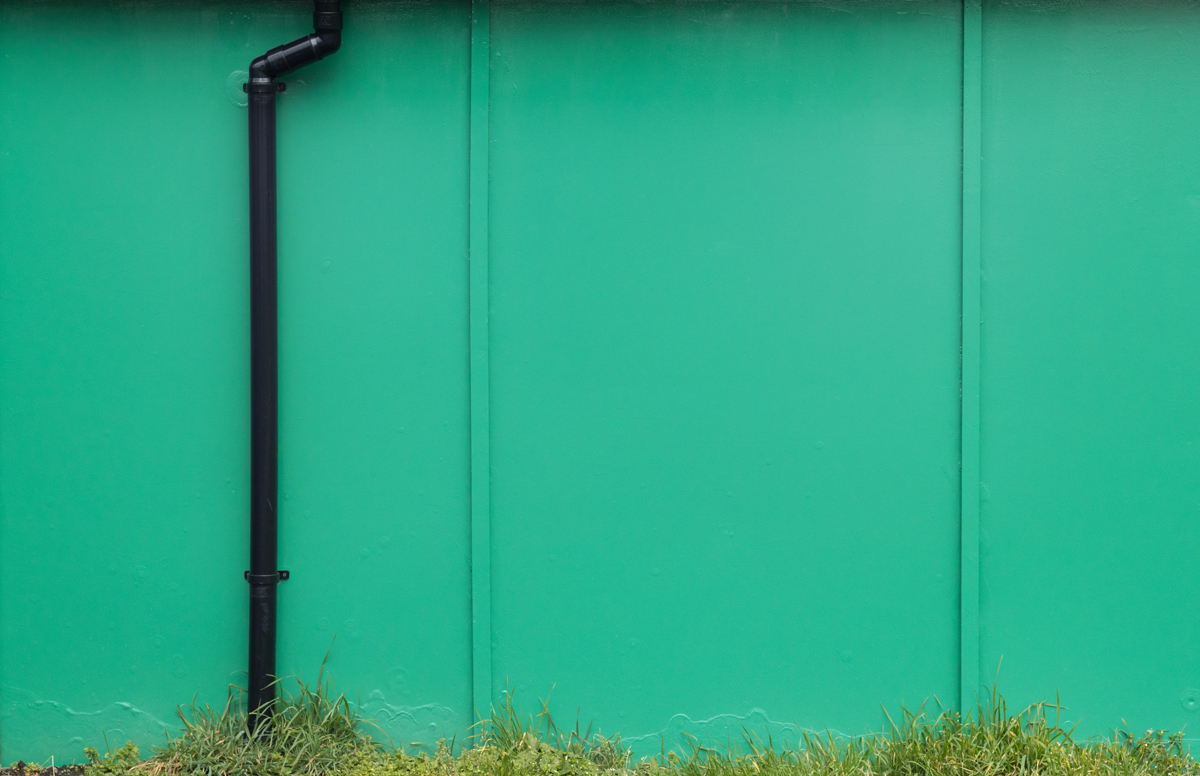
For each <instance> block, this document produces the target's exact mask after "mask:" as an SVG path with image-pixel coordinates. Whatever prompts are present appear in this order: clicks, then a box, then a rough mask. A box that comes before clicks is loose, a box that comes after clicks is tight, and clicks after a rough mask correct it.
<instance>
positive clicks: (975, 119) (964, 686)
mask: <svg viewBox="0 0 1200 776" xmlns="http://www.w3.org/2000/svg"><path fill="white" fill-rule="evenodd" d="M982 52H983V7H982V3H981V0H963V71H962V72H963V86H962V90H963V109H962V110H963V120H962V127H963V130H962V131H963V138H962V147H963V157H962V176H963V182H962V219H963V220H962V241H963V242H962V428H961V431H960V438H961V440H962V441H961V445H962V474H961V477H962V496H961V498H962V507H961V515H962V517H961V520H962V525H961V533H962V540H961V541H962V546H961V549H960V553H961V554H960V557H961V564H962V568H961V579H960V582H959V587H960V591H961V592H960V595H961V596H962V600H961V602H960V607H961V611H960V614H959V638H960V641H961V645H960V647H959V666H960V673H959V709H961V710H967V709H971V708H973V707H974V705H975V702H976V699H977V696H978V692H979V380H980V374H979V327H980V325H981V320H980V311H979V264H980V255H979V250H980V243H979V239H980V238H979V218H980V203H979V196H980V180H979V178H980V162H981V160H980V148H979V142H980V135H981V133H982V129H983V125H982V115H981V114H982V96H981V94H980V90H981V87H982V71H981V68H982V62H983V60H982Z"/></svg>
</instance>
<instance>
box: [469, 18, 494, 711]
mask: <svg viewBox="0 0 1200 776" xmlns="http://www.w3.org/2000/svg"><path fill="white" fill-rule="evenodd" d="M490 26H491V18H490V9H489V7H488V0H472V4H471V665H472V674H471V687H472V700H473V703H474V706H475V714H476V715H478V716H479V718H481V719H484V718H487V717H488V715H489V714H490V713H491V709H492V535H491V525H490V520H491V505H490V499H491V457H490V456H491V454H490V442H489V435H490V433H491V428H490V420H489V410H490V406H489V392H488V100H489V97H488V80H489V79H488V71H489V61H490V59H491V55H490V53H489V51H490V49H489V46H488V35H489V29H490Z"/></svg>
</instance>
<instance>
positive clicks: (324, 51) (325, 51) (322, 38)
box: [313, 30, 342, 59]
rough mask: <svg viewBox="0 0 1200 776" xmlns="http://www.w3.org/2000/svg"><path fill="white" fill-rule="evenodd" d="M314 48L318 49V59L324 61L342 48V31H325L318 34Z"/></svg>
mask: <svg viewBox="0 0 1200 776" xmlns="http://www.w3.org/2000/svg"><path fill="white" fill-rule="evenodd" d="M316 38H317V39H316V41H315V42H314V44H313V48H315V49H316V52H317V59H324V58H325V57H327V56H329V55H330V54H333V53H335V52H336V51H337V50H338V49H340V48H341V47H342V33H341V31H340V30H325V31H322V32H319V33H317V35H316Z"/></svg>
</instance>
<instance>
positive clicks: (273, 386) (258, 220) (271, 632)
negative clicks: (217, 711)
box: [242, 0, 342, 730]
mask: <svg viewBox="0 0 1200 776" xmlns="http://www.w3.org/2000/svg"><path fill="white" fill-rule="evenodd" d="M314 6H315V7H314V11H313V33H312V34H311V35H306V36H304V37H303V38H300V39H299V40H295V41H292V42H291V43H287V44H284V45H282V46H277V47H276V48H273V49H271V50H270V51H268V52H267V53H266V54H263V55H262V56H261V57H258V58H257V59H255V60H254V61H253V62H252V63H251V64H250V81H249V83H247V84H246V85H245V86H243V87H242V88H243V89H245V91H246V92H247V94H248V95H249V100H248V102H249V106H248V107H249V114H250V570H249V571H247V572H246V575H245V576H246V581H247V582H249V583H250V663H249V677H248V681H249V686H248V688H247V689H248V692H249V709H250V717H249V724H250V728H251V730H254V729H258V728H259V727H260V726H263V725H264V723H266V722H267V721H269V720H270V717H271V711H272V709H273V707H274V704H275V684H274V682H275V633H276V629H275V619H276V586H277V585H278V584H279V582H281V581H282V580H285V579H287V578H288V572H286V571H280V570H279V568H278V549H279V547H278V527H279V521H278V511H277V508H278V504H279V500H278V498H277V494H278V487H279V482H278V480H279V477H278V474H279V460H278V459H279V370H278V364H279V337H278V334H279V332H278V317H277V304H276V301H277V296H276V263H277V247H278V244H277V240H276V212H275V95H276V94H278V93H279V92H281V91H283V90H284V88H285V87H284V84H283V83H281V82H278V81H276V80H275V79H277V78H279V77H281V76H285V75H287V74H288V73H291V72H293V71H295V70H297V69H299V68H301V67H304V66H305V65H307V64H310V63H312V62H316V61H317V60H319V59H324V58H325V57H327V56H329V55H330V54H332V53H334V52H335V51H337V50H338V48H339V47H341V45H342V11H341V7H340V0H315V3H314Z"/></svg>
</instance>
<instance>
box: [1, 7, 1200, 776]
mask: <svg viewBox="0 0 1200 776" xmlns="http://www.w3.org/2000/svg"><path fill="white" fill-rule="evenodd" d="M308 10H309V8H308V5H307V3H301V2H297V3H295V4H292V3H269V4H268V3H263V4H257V5H255V4H244V3H234V2H228V3H209V2H205V3H200V2H196V3H189V2H170V3H165V2H164V3H139V4H133V3H123V2H102V3H83V2H79V3H71V2H64V3H54V4H33V5H29V6H26V7H18V6H15V5H12V4H6V5H3V6H0V44H2V45H0V50H2V51H4V53H5V56H4V57H3V58H2V59H0V98H2V100H3V104H4V105H6V106H9V108H8V109H6V110H5V111H4V112H3V113H2V114H0V152H2V153H0V510H2V511H0V548H2V552H3V554H2V555H0V558H2V559H3V560H2V562H0V759H3V760H4V761H6V762H7V761H9V760H15V759H17V758H22V759H26V760H41V759H44V758H48V757H50V756H51V755H53V756H55V757H56V759H57V761H59V762H62V761H65V760H70V759H76V758H78V757H79V756H80V754H81V749H82V746H84V745H85V744H88V745H91V744H97V743H102V739H103V736H104V735H107V737H108V739H109V740H110V741H114V742H119V741H123V740H124V739H125V738H133V739H134V740H137V741H138V742H139V743H152V742H153V741H154V740H156V738H158V737H159V736H161V734H162V732H163V731H164V730H168V729H170V728H172V727H174V720H173V713H174V708H175V705H176V704H177V703H180V702H187V701H188V700H190V699H191V698H192V696H193V694H195V693H199V695H198V696H197V697H198V699H199V700H200V701H201V702H219V701H221V700H223V697H224V688H225V686H226V685H227V683H229V682H231V681H232V682H236V681H238V679H239V677H238V672H239V671H241V670H243V669H244V665H243V663H244V654H245V633H244V631H245V624H246V621H245V616H246V615H245V611H244V606H243V600H244V595H245V588H244V584H245V583H244V582H243V581H242V576H241V575H242V571H243V570H244V567H245V558H246V551H247V548H246V546H245V539H244V536H245V525H246V519H247V516H246V509H247V494H246V483H247V473H246V469H247V461H246V447H247V440H246V436H245V428H246V423H247V414H248V373H247V369H246V366H245V365H246V359H247V348H248V338H247V334H246V327H247V320H246V319H247V316H246V312H245V310H246V294H247V277H246V271H247V270H246V257H245V249H244V245H245V241H246V229H247V224H246V219H245V209H246V189H245V180H244V168H245V164H246V149H245V145H244V142H245V135H244V127H245V115H244V113H243V110H244V108H243V107H241V105H243V104H244V95H242V94H241V91H240V83H241V80H240V79H241V78H243V77H244V74H243V73H240V72H239V71H242V70H244V69H245V67H246V65H247V64H248V62H249V59H250V57H252V56H253V55H254V54H256V53H259V52H260V50H261V49H262V48H263V47H264V46H265V45H267V44H269V43H271V42H273V41H278V40H280V39H283V38H285V37H286V36H288V35H289V34H298V33H300V32H303V31H304V30H306V29H307V26H308V24H309V17H308ZM346 24H347V29H346V44H345V46H344V47H343V49H342V51H341V52H339V54H338V56H337V57H335V58H333V59H331V60H329V61H328V62H327V63H323V65H322V68H321V70H320V71H316V70H314V71H312V72H311V73H307V72H306V73H303V74H302V75H300V76H299V77H297V78H293V79H291V81H290V83H289V89H288V91H287V92H286V93H285V94H284V95H283V96H282V97H281V98H280V109H279V123H280V162H279V166H280V172H279V187H280V205H279V212H280V267H281V269H280V310H281V319H280V332H281V353H280V357H281V362H280V363H281V374H280V377H281V436H280V449H281V487H280V490H281V497H282V503H281V506H280V515H281V550H280V558H281V565H282V566H283V567H285V568H288V569H289V570H290V571H291V572H292V578H291V579H290V580H289V581H288V582H287V583H285V584H284V585H283V586H282V587H281V589H280V602H281V603H280V618H281V619H280V622H281V633H280V666H281V668H282V669H283V670H284V671H291V672H297V673H299V674H301V675H304V676H307V677H308V678H310V679H311V678H312V677H313V676H314V675H315V673H316V670H317V667H318V665H319V664H320V662H321V659H322V658H323V657H324V656H325V654H326V652H329V654H330V661H329V667H330V670H331V672H332V674H333V676H334V678H335V680H336V681H337V683H338V685H339V688H340V689H343V690H346V691H347V692H348V693H349V694H350V695H351V697H358V698H360V699H362V702H363V704H364V706H365V709H366V712H367V713H368V715H370V716H372V717H374V718H375V719H376V720H377V721H378V722H379V723H380V724H381V725H382V726H383V727H384V728H385V730H386V731H387V732H388V733H389V734H390V735H392V737H393V740H394V741H396V742H397V743H408V742H411V741H417V742H423V743H425V744H431V743H433V742H434V741H436V740H437V738H439V737H441V736H443V735H444V736H447V737H450V736H453V735H457V736H458V739H459V740H460V741H461V740H462V738H463V737H464V735H465V734H466V732H467V729H468V726H469V725H470V723H471V722H472V720H473V719H474V716H475V713H476V712H477V711H483V712H486V707H487V705H488V703H489V702H490V700H491V699H493V698H495V697H497V695H498V694H499V693H501V692H503V691H504V690H505V688H510V689H515V690H516V691H517V692H518V693H519V695H518V701H519V702H520V701H523V702H524V703H525V705H527V706H528V707H532V706H533V705H534V704H535V703H536V700H537V698H539V697H542V696H546V695H548V694H550V695H551V708H552V709H553V710H554V712H555V716H556V719H557V720H558V721H559V722H560V723H562V724H564V725H568V726H569V725H570V724H573V722H574V718H575V716H576V713H577V709H578V714H579V715H580V717H581V721H582V723H583V726H586V725H587V724H588V722H589V721H594V722H595V723H596V724H597V725H599V726H600V728H601V729H602V730H604V731H606V732H609V733H611V732H617V731H620V732H621V733H622V734H624V736H625V739H626V740H627V741H629V742H630V743H632V744H634V745H635V746H636V747H637V749H638V750H639V751H640V752H642V753H655V752H658V751H659V750H660V748H661V747H662V746H671V745H672V744H674V743H676V742H677V741H678V740H679V737H680V736H681V735H682V734H683V733H684V732H687V733H690V734H693V735H697V736H699V737H700V739H701V740H702V741H705V742H707V743H715V744H722V743H726V742H727V741H729V740H731V739H733V740H736V739H737V738H739V737H740V735H741V731H742V727H743V725H745V726H748V727H749V728H751V729H753V730H756V731H758V732H761V733H771V734H772V735H773V736H774V738H775V740H776V741H781V740H790V739H792V738H794V733H795V731H796V730H797V729H798V728H800V727H816V728H820V729H825V728H831V729H834V730H837V731H841V732H846V733H854V732H861V731H864V730H867V729H871V728H879V727H880V726H881V725H882V724H883V717H882V713H881V712H880V711H879V707H880V704H887V705H888V706H890V707H892V708H895V706H896V705H897V704H899V703H901V702H904V703H907V704H909V705H916V704H919V703H921V702H922V701H924V700H926V699H927V698H930V697H933V696H936V697H938V698H940V699H942V700H944V701H946V702H948V703H953V702H954V701H955V699H958V702H959V703H968V702H970V700H971V699H972V698H973V697H974V694H975V692H976V691H977V689H978V687H980V686H981V685H982V684H984V683H988V682H990V681H992V679H993V677H994V672H995V670H996V666H997V664H998V662H999V661H1000V660H1001V658H1003V660H1004V669H1003V672H1002V673H1001V676H1000V680H1001V689H1002V690H1005V691H1006V692H1007V693H1008V694H1009V695H1010V696H1012V698H1013V700H1014V701H1015V702H1017V703H1021V702H1027V701H1032V700H1038V699H1041V698H1043V697H1046V696H1047V695H1053V693H1054V692H1055V691H1056V690H1058V691H1061V692H1062V693H1063V696H1064V699H1065V700H1066V701H1067V702H1068V705H1070V706H1071V712H1070V715H1069V716H1071V717H1072V719H1082V720H1083V726H1082V729H1083V730H1084V731H1085V732H1089V733H1092V732H1103V731H1104V730H1106V729H1108V728H1111V727H1112V726H1118V725H1120V724H1121V720H1122V719H1124V720H1126V721H1127V722H1128V723H1129V724H1130V725H1131V726H1133V727H1134V728H1135V729H1145V728H1146V727H1152V726H1153V727H1170V728H1179V727H1181V726H1182V725H1184V724H1185V723H1186V722H1187V721H1188V720H1189V718H1190V716H1192V715H1194V713H1195V712H1196V711H1198V710H1200V690H1198V689H1196V688H1200V675H1198V674H1197V672H1198V671H1200V631H1198V628H1200V626H1197V624H1196V620H1195V618H1192V617H1189V616H1187V614H1186V613H1187V612H1188V611H1191V610H1192V609H1193V608H1195V607H1196V605H1197V603H1200V601H1197V599H1198V598H1200V587H1198V586H1197V583H1196V582H1195V580H1194V579H1193V578H1192V576H1191V575H1189V574H1188V569H1189V568H1190V561H1191V557H1192V556H1193V555H1195V553H1196V551H1197V550H1198V549H1200V532H1198V531H1197V529H1196V527H1195V526H1196V520H1197V516H1198V515H1197V509H1198V507H1197V504H1200V494H1198V493H1197V491H1196V485H1195V483H1196V482H1200V478H1198V477H1197V474H1198V473H1200V472H1198V471H1197V468H1198V466H1200V459H1198V457H1197V456H1198V455H1200V453H1198V452H1197V451H1196V450H1195V449H1194V448H1195V444H1194V443H1196V442H1197V439H1196V429H1195V426H1196V423H1195V422H1194V418H1195V412H1194V410H1193V406H1192V405H1193V402H1192V400H1191V397H1193V396H1194V395H1195V393H1196V388H1197V387H1198V386H1200V372H1198V371H1197V367H1196V364H1195V361H1196V359H1195V358H1193V354H1194V351H1195V350H1196V347H1197V343H1198V342H1200V331H1198V330H1197V329H1196V324H1195V321H1194V316H1193V315H1192V313H1191V307H1192V305H1191V301H1192V300H1193V299H1194V298H1195V296H1196V291H1197V290H1198V289H1197V285H1200V275H1197V270H1196V267H1195V262H1193V261H1192V260H1191V256H1192V253H1194V251H1193V247H1194V246H1195V245H1196V244H1197V243H1198V242H1200V215H1198V213H1200V211H1198V210H1197V207H1198V206H1197V205H1196V202H1197V201H1200V200H1198V197H1200V194H1197V192H1196V187H1195V185H1194V182H1195V181H1196V180H1200V157H1198V154H1200V151H1197V150H1196V147H1195V144H1194V142H1193V138H1194V134H1195V132H1194V128H1195V127H1196V126H1197V125H1200V122H1198V121H1197V119H1200V116H1198V115H1196V114H1197V111H1198V110H1200V109H1198V108H1196V107H1195V106H1197V105H1200V101H1198V100H1197V99H1196V98H1197V97H1200V94H1198V92H1200V74H1197V73H1196V72H1194V67H1193V66H1192V63H1193V60H1194V56H1192V53H1193V52H1195V51H1196V50H1200V11H1198V10H1197V9H1195V8H1193V7H1191V6H1186V5H1183V4H1174V3H1167V2H1160V3H1144V2H1138V3H1133V2H1129V3H1122V2H1114V3H1107V4H1103V5H1102V6H1100V7H1097V6H1095V5H1090V4H1089V5H1080V4H1066V3H1057V2H1044V3H1029V2H1022V3H993V2H987V3H984V4H983V5H982V7H981V6H980V4H979V3H977V2H975V1H974V0H966V2H954V1H949V0H948V1H946V2H940V1H935V2H922V3H920V4H919V5H918V4H914V3H911V2H905V1H903V0H895V1H892V0H887V1H884V0H871V1H870V2H866V1H861V2H860V1H858V0H834V2H823V3H820V4H818V3H811V2H740V1H737V2H691V3H689V2H684V3H666V2H662V3H659V2H649V3H645V2H637V3H621V2H614V3H585V2H553V3H545V2H542V3H534V2H516V1H515V0H491V1H490V2H489V0H472V2H470V3H468V2H465V0H464V1H463V2H438V3H419V2H365V1H361V2H355V3H354V4H353V6H352V7H351V9H350V12H348V14H347V18H346ZM331 136H334V137H339V138H345V142H344V143H343V144H342V147H341V151H340V153H339V156H338V158H337V159H335V160H333V161H328V160H324V159H322V160H321V161H320V163H313V162H314V160H315V159H316V158H317V152H318V149H319V148H321V147H322V141H323V140H324V139H326V138H328V137H331ZM301 181H304V182H305V184H306V185H307V186H308V187H314V186H315V187H316V188H319V189H321V190H323V191H324V192H326V196H325V198H324V199H322V201H321V202H320V203H315V202H313V201H312V200H311V198H309V197H301V196H296V197H292V196H289V192H296V191H299V189H300V182H301ZM318 213H322V214H325V215H321V217H320V218H318ZM330 220H332V222H333V226H334V227H335V229H334V230H330V229H329V226H330V223H329V222H330ZM331 231H333V232H336V234H335V235H334V234H331ZM335 635H336V641H335V640H334V639H335ZM331 647H332V648H331Z"/></svg>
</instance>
